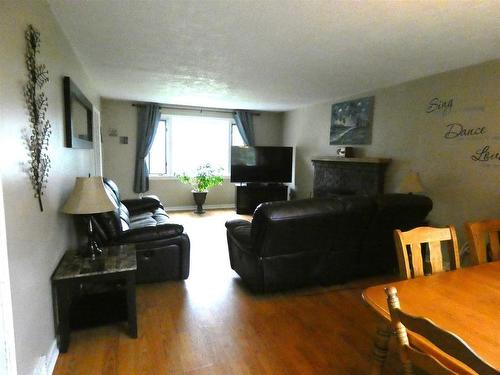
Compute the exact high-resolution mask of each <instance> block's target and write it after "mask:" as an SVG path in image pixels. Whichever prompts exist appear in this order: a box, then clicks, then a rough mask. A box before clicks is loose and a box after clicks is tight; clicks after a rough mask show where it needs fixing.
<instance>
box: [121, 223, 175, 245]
mask: <svg viewBox="0 0 500 375" xmlns="http://www.w3.org/2000/svg"><path fill="white" fill-rule="evenodd" d="M183 232H184V227H183V226H182V225H179V224H163V225H155V226H152V225H151V226H147V227H144V226H143V227H137V228H132V229H130V230H127V231H124V232H123V233H122V234H121V235H120V242H121V243H131V242H144V241H155V240H160V239H162V238H168V237H174V236H178V235H181V234H182V233H183Z"/></svg>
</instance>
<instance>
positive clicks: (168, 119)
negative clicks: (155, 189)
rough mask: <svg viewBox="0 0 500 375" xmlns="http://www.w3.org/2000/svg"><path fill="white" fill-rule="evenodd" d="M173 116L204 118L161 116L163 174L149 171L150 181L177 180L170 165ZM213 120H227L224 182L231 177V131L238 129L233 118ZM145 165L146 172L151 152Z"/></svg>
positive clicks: (149, 163)
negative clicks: (163, 148)
mask: <svg viewBox="0 0 500 375" xmlns="http://www.w3.org/2000/svg"><path fill="white" fill-rule="evenodd" d="M174 116H191V117H200V118H203V117H205V116H196V115H193V114H186V115H182V114H162V115H161V118H160V121H159V123H158V126H162V125H160V124H161V123H162V122H163V123H164V124H165V125H163V126H165V173H151V172H150V171H149V178H152V179H158V180H177V177H175V176H174V175H173V174H172V163H171V160H172V147H171V146H172V137H171V136H170V134H171V133H172V132H171V126H172V117H174ZM213 117H215V118H219V119H224V120H227V122H228V127H227V129H228V130H227V138H226V141H227V144H228V146H227V147H228V165H227V173H224V175H223V176H222V177H223V178H224V180H229V179H230V177H231V175H230V174H231V147H232V146H233V131H234V129H235V128H236V130H238V127H237V125H236V122H235V120H234V118H229V117H216V116H213ZM147 165H148V170H149V166H150V165H151V151H150V152H149V153H148V157H147Z"/></svg>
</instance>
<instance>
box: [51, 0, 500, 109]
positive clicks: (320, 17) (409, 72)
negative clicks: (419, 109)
mask: <svg viewBox="0 0 500 375" xmlns="http://www.w3.org/2000/svg"><path fill="white" fill-rule="evenodd" d="M49 4H50V7H51V9H52V11H53V13H54V14H55V16H56V18H57V19H58V21H59V23H60V25H61V27H62V29H63V30H64V32H65V34H66V36H67V37H68V39H69V40H70V43H71V44H72V46H73V48H74V49H75V51H76V53H77V55H78V56H79V58H80V60H81V61H82V63H83V65H84V67H85V69H86V71H87V72H88V74H89V75H90V78H91V79H92V80H93V82H94V83H95V85H96V87H97V89H98V91H99V93H100V94H101V95H102V96H104V97H111V98H118V99H131V100H140V101H156V102H161V103H171V104H183V105H196V106H210V107H223V108H247V109H259V110H289V109H293V108H297V107H300V106H304V105H307V104H311V103H316V102H321V101H327V100H331V99H334V98H339V97H343V96H347V95H353V94H357V93H360V92H363V91H368V90H372V89H375V88H378V87H385V86H390V85H393V84H396V83H400V82H404V81H408V80H411V79H415V78H419V77H423V76H426V75H430V74H434V73H439V72H443V71H447V70H451V69H455V68H459V67H463V66H467V65H472V64H476V63H479V62H483V61H486V60H491V59H497V58H499V57H500V22H499V21H498V19H499V17H500V1H498V0H483V1H479V0H473V1H469V0H455V1H454V0H450V1H441V0H435V1H430V0H421V1H410V0H406V1H396V0H364V1H354V0H349V1H346V0H344V1H333V0H331V1H327V0H309V1H308V0H300V1H297V0H253V1H246V0H245V1H243V0H205V1H198V0H197V1H187V0H175V1H166V0H150V1H138V0H135V1H132V0H107V1H96V0H94V1H83V0H80V1H77V0H49Z"/></svg>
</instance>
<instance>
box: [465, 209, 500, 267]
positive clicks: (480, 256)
mask: <svg viewBox="0 0 500 375" xmlns="http://www.w3.org/2000/svg"><path fill="white" fill-rule="evenodd" d="M465 232H466V233H467V237H468V238H469V245H470V249H471V254H472V261H473V262H474V264H481V263H486V262H488V261H496V260H500V244H499V240H498V232H500V219H493V220H483V221H477V222H467V223H465ZM488 250H489V251H488Z"/></svg>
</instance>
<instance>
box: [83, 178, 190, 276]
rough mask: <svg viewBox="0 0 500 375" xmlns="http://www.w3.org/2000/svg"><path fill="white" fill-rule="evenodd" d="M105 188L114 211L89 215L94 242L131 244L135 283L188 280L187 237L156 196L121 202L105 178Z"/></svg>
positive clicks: (188, 244) (112, 186)
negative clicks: (134, 258)
mask: <svg viewBox="0 0 500 375" xmlns="http://www.w3.org/2000/svg"><path fill="white" fill-rule="evenodd" d="M104 187H105V189H106V192H107V193H108V196H109V197H110V199H112V200H113V201H114V202H115V204H116V206H117V208H116V210H115V211H114V212H107V213H104V214H96V215H93V216H92V223H93V228H94V235H95V237H96V238H95V239H96V241H97V242H98V243H100V244H101V245H104V246H106V245H121V244H134V245H135V248H136V252H137V272H136V281H137V282H138V283H141V282H155V281H165V280H184V279H187V278H188V276H189V260H190V243H189V237H188V235H187V234H186V233H184V228H183V226H182V225H179V224H176V223H173V222H172V221H171V220H170V218H169V217H168V215H167V213H166V212H165V210H164V207H163V205H162V204H161V202H160V200H159V199H158V197H156V196H147V197H143V198H141V199H128V200H123V201H122V200H120V191H119V189H118V186H117V185H116V184H115V183H114V182H113V181H112V180H109V179H106V178H105V179H104Z"/></svg>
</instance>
